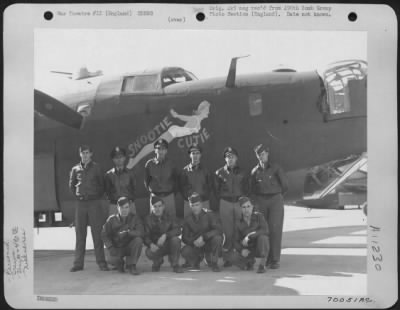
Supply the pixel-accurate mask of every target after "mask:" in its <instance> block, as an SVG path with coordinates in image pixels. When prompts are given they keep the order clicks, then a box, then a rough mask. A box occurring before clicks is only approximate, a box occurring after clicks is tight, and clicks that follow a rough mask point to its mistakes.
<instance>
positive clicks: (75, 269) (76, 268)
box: [69, 266, 83, 272]
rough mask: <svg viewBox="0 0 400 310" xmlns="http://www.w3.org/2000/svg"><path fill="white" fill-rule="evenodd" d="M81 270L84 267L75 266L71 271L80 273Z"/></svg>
mask: <svg viewBox="0 0 400 310" xmlns="http://www.w3.org/2000/svg"><path fill="white" fill-rule="evenodd" d="M80 270H83V267H78V266H74V267H72V268H71V269H70V270H69V271H70V272H75V271H80Z"/></svg>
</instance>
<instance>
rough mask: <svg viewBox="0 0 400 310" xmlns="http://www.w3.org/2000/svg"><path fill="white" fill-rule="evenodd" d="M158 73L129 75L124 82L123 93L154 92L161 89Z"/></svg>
mask: <svg viewBox="0 0 400 310" xmlns="http://www.w3.org/2000/svg"><path fill="white" fill-rule="evenodd" d="M157 79H158V75H156V74H153V75H137V76H128V77H126V78H125V79H124V83H123V84H122V92H123V93H141V92H154V91H157V90H159V87H158V83H157V82H158V81H157Z"/></svg>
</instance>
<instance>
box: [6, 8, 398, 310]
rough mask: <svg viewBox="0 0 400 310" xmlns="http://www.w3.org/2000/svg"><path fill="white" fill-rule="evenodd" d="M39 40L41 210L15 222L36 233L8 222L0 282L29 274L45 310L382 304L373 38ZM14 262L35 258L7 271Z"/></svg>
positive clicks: (216, 33)
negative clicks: (319, 301) (270, 302)
mask: <svg viewBox="0 0 400 310" xmlns="http://www.w3.org/2000/svg"><path fill="white" fill-rule="evenodd" d="M229 8H230V9H229ZM292 9H293V8H292ZM301 9H302V10H305V8H304V6H303V8H301ZM317 9H318V8H317ZM328 9H329V6H326V8H324V7H323V6H320V7H319V9H318V10H319V11H321V10H322V11H323V10H327V11H329V12H330V9H329V10H328ZM71 10H72V9H71ZM71 10H70V11H69V12H68V11H67V14H69V15H71ZM215 10H216V9H215ZM226 10H228V11H229V10H231V11H238V7H236V6H235V9H233V6H232V5H231V6H229V5H227V6H226ZM250 10H251V9H250ZM309 10H311V9H309ZM313 10H315V7H314V9H313ZM60 11H62V10H60ZM243 11H245V10H244V9H243ZM54 12H55V13H56V12H57V11H54ZM72 12H75V13H76V14H78V13H79V14H81V13H82V14H83V13H85V12H86V11H85V10H78V9H76V10H75V9H74V10H72ZM96 12H97V13H96ZM107 12H108V11H107V10H98V11H96V10H94V11H93V9H92V10H90V14H94V13H96V14H100V15H101V14H104V13H106V14H111V13H107ZM110 12H111V11H110ZM121 12H124V11H123V10H122V11H121ZM114 13H115V12H114ZM57 14H60V13H59V12H58V13H56V16H55V18H57V17H58V16H57ZM121 14H122V13H121ZM130 14H132V11H131V12H130ZM221 14H222V13H221ZM327 14H331V13H327ZM127 15H129V12H128V13H127ZM182 16H183V14H182ZM222 25H223V23H222ZM317 25H318V24H317ZM98 26H100V28H99V27H98ZM136 28H137V27H136ZM31 36H32V37H31V38H32V41H31V43H32V44H33V46H32V60H33V62H32V75H31V76H32V82H33V83H32V84H33V85H32V89H31V90H30V91H31V92H32V99H33V100H32V105H33V111H32V114H30V115H28V116H29V117H30V118H31V119H30V122H31V123H32V125H33V128H32V132H31V134H30V136H31V137H30V139H32V141H31V142H30V143H31V145H32V154H27V155H26V156H27V157H31V159H30V160H29V163H28V164H29V165H31V168H30V169H32V172H31V173H30V174H29V175H30V177H31V178H32V182H33V183H32V190H33V197H32V205H31V206H30V207H29V208H27V209H26V210H24V211H21V212H24V213H30V214H26V215H25V216H27V217H28V219H29V221H31V223H32V227H31V228H21V227H18V225H13V224H12V225H11V226H12V227H13V228H12V232H11V233H12V237H13V239H12V240H11V241H10V243H9V242H8V241H5V242H4V244H5V245H6V247H5V251H6V252H5V257H6V261H5V264H6V265H5V275H6V276H7V277H9V278H10V279H12V278H13V277H15V276H21V275H24V274H25V273H26V272H29V273H31V272H32V294H33V295H34V298H35V299H36V300H37V301H40V300H42V301H46V300H47V301H48V302H52V301H53V302H57V301H58V299H60V300H61V299H62V298H64V296H65V297H68V296H76V297H77V298H78V300H79V298H86V297H87V296H94V295H96V296H97V295H115V296H131V297H134V296H141V300H142V301H143V300H146V298H147V299H149V298H150V299H153V300H152V301H153V302H154V301H156V300H157V298H159V297H160V298H161V297H165V296H170V297H175V298H179V296H184V297H189V296H193V297H195V298H197V297H198V298H204V297H206V298H207V297H208V296H209V297H210V298H211V299H210V301H209V302H208V303H207V305H210V304H212V298H217V297H222V298H226V299H227V300H229V298H231V297H238V296H243V297H245V298H246V297H262V298H263V297H277V298H278V297H280V300H282V298H287V297H299V296H308V297H310V296H330V297H327V298H328V299H329V298H331V300H328V299H327V300H326V302H327V303H329V302H331V301H332V305H336V306H337V305H338V304H340V303H339V301H341V300H342V299H343V302H344V301H345V300H347V303H346V304H343V305H341V306H351V307H360V306H368V305H369V304H368V303H371V304H373V303H375V301H373V299H372V298H371V297H370V294H369V291H370V289H369V287H370V286H371V285H373V284H371V278H370V275H369V273H370V272H371V268H373V269H374V271H375V272H377V271H378V272H379V271H380V270H378V269H382V268H383V263H382V265H381V264H380V262H381V261H382V260H383V256H382V255H383V254H382V250H381V248H380V247H379V244H378V241H376V244H375V245H373V244H372V245H371V242H373V240H374V239H373V238H378V237H377V236H378V235H379V234H380V232H381V230H383V229H382V228H381V227H380V226H379V225H377V224H374V222H373V218H372V220H371V212H373V211H371V208H372V209H373V210H376V206H371V205H370V204H369V203H368V202H370V199H368V197H369V196H370V195H371V192H370V190H371V187H370V184H371V182H374V181H373V180H371V176H369V173H368V172H369V169H368V166H370V169H372V168H371V167H372V164H371V163H369V161H368V159H369V155H370V148H371V144H370V143H369V141H370V139H371V137H370V134H371V132H372V131H371V129H370V127H369V126H370V124H371V123H372V120H373V118H372V119H370V118H371V115H370V113H369V111H370V105H371V103H370V98H371V97H370V95H369V94H370V93H369V92H370V89H369V88H370V82H369V80H370V79H371V73H370V70H369V66H370V59H369V58H370V54H369V53H367V51H369V49H368V46H369V45H368V44H369V40H370V37H369V36H368V31H361V30H359V29H358V30H357V29H355V30H352V31H351V30H343V29H338V30H335V29H331V30H328V29H326V28H324V29H318V27H317V26H316V27H315V29H314V30H302V29H295V28H294V29H285V30H280V29H255V28H252V29H223V27H220V28H219V29H190V28H188V29H185V28H184V27H181V28H179V27H178V28H177V29H169V28H167V27H166V28H164V29H162V28H158V29H156V28H154V29H145V27H143V29H134V27H126V28H112V27H107V25H104V26H103V27H101V25H97V27H96V28H90V27H84V26H82V27H77V26H74V27H73V28H72V27H71V28H68V27H36V28H35V29H33V33H32V34H31ZM372 79H374V77H372ZM375 79H376V76H375ZM374 98H375V97H374ZM375 116H376V115H375ZM372 117H373V116H372ZM367 133H368V134H367ZM14 143H15V142H14ZM372 148H373V146H372ZM374 156H375V157H374ZM373 157H374V158H375V160H376V155H373ZM375 169H377V168H375ZM375 171H376V170H375ZM20 181H21V182H25V180H24V179H22V180H20ZM375 182H376V181H375ZM18 194H19V195H21V193H18ZM392 207H394V206H391V208H392ZM370 211H371V212H370ZM18 212H19V211H18ZM396 212H397V211H396ZM394 214H395V213H394ZM26 234H28V235H29V240H31V241H32V253H31V254H30V256H29V255H28V254H27V253H26V251H27V250H26V248H24V246H25V247H26V245H25V241H24V242H22V244H23V245H22V247H21V246H20V245H18V242H20V239H21V238H22V239H24V238H27V237H26ZM15 240H17V242H15ZM371 240H372V241H371ZM376 240H378V239H376ZM15 249H16V250H15ZM23 250H25V252H24V254H23V255H22V254H21V253H22V252H21V251H23ZM15 251H17V254H18V255H21V257H22V256H23V257H26V259H25V260H23V259H17V260H16V261H17V263H18V264H19V265H18V266H17V267H15V266H14V267H15V268H14V267H13V263H12V262H11V261H12V259H10V257H11V258H12V257H13V255H14V256H15ZM20 252H21V253H20ZM371 253H372V254H371ZM371 255H372V257H370V256H371ZM18 257H19V256H18ZM28 257H29V259H28ZM14 260H15V257H14ZM369 260H370V261H371V262H372V263H369ZM7 261H8V263H7ZM28 261H29V265H28ZM14 269H15V270H16V272H14V271H15V270H14ZM13 270H14V271H13ZM9 281H12V280H9ZM338 296H339V297H338ZM110 297H112V296H110ZM335 298H336V299H337V300H336V301H335V300H334V299H335ZM88 300H91V299H90V298H89V299H88ZM110 300H111V299H110ZM186 302H187V301H186ZM276 302H277V301H275V304H276ZM333 302H337V304H335V303H333ZM278 304H279V302H278ZM350 304H351V305H350ZM50 305H54V304H50ZM218 305H220V304H219V303H218ZM226 305H230V304H229V303H228V304H226ZM160 306H161V307H168V304H161V305H160ZM242 306H243V305H242ZM251 306H252V305H251V304H249V305H248V307H251ZM294 306H295V303H294ZM117 307H118V305H117ZM134 307H138V305H136V306H134ZM230 307H234V305H230Z"/></svg>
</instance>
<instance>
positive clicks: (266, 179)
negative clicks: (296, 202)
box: [250, 144, 288, 269]
mask: <svg viewBox="0 0 400 310" xmlns="http://www.w3.org/2000/svg"><path fill="white" fill-rule="evenodd" d="M254 151H255V153H256V156H257V159H258V165H257V166H255V167H254V168H253V170H252V171H251V176H250V193H251V195H252V196H253V197H254V199H255V202H256V205H257V208H258V210H259V211H260V212H261V213H262V214H263V215H264V217H265V219H266V221H267V223H268V227H269V240H270V246H271V249H270V252H269V257H268V260H267V265H269V267H270V268H271V269H277V268H279V266H280V256H281V244H282V231H283V216H284V207H283V194H284V193H285V192H286V191H287V190H288V180H287V177H286V175H285V173H284V172H283V170H282V168H281V167H280V166H279V165H277V164H275V163H271V162H270V160H269V148H268V147H266V146H264V145H262V144H260V145H257V146H256V147H255V148H254Z"/></svg>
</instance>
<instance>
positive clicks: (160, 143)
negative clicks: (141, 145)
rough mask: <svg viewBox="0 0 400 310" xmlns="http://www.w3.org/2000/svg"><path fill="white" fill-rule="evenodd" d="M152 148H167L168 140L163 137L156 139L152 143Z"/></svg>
mask: <svg viewBox="0 0 400 310" xmlns="http://www.w3.org/2000/svg"><path fill="white" fill-rule="evenodd" d="M153 146H154V148H155V149H156V148H159V147H160V146H163V147H165V148H166V149H167V148H168V142H167V141H166V140H164V139H158V140H157V141H156V142H154V144H153Z"/></svg>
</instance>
